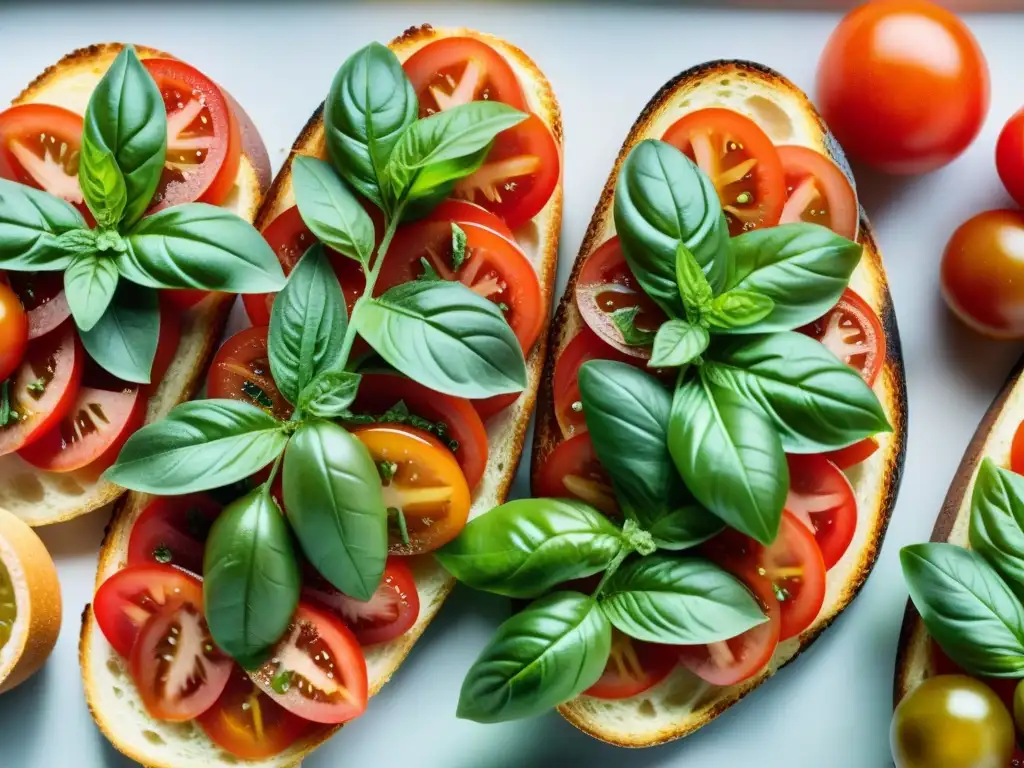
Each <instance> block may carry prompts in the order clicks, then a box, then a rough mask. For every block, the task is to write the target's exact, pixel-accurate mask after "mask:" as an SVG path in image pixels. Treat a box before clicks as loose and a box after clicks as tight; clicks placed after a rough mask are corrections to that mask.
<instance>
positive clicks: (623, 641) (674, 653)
mask: <svg viewBox="0 0 1024 768" xmlns="http://www.w3.org/2000/svg"><path fill="white" fill-rule="evenodd" d="M678 660H679V648H678V647H676V646H671V645H658V644H657V643H645V642H643V641H642V640H634V639H633V638H631V637H630V636H629V635H627V634H624V633H622V632H620V631H619V630H617V629H615V628H612V652H611V655H610V656H609V657H608V663H607V664H606V665H605V668H604V674H602V675H601V677H600V678H599V679H598V681H597V682H596V683H594V684H593V685H592V686H590V687H589V688H588V689H587V690H585V691H584V692H583V695H584V696H593V697H594V698H595V699H628V698H629V697H630V696H636V695H637V694H640V693H643V692H644V691H646V690H647V689H649V688H653V687H654V686H655V685H657V684H658V683H660V682H661V681H662V680H664V679H665V678H666V677H668V674H669V672H671V671H672V670H673V669H674V668H675V666H676V662H677V661H678Z"/></svg>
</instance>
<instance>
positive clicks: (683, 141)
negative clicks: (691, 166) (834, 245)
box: [662, 107, 786, 236]
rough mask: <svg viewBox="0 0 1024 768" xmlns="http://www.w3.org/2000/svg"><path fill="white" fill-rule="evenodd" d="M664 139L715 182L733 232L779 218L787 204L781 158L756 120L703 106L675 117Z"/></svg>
mask: <svg viewBox="0 0 1024 768" xmlns="http://www.w3.org/2000/svg"><path fill="white" fill-rule="evenodd" d="M662 141H666V142H668V143H669V144H672V145H674V146H676V147H678V148H679V149H681V150H682V151H683V152H685V153H686V155H687V156H689V158H690V159H691V160H693V161H694V162H695V163H696V164H697V165H699V166H700V169H701V170H702V171H704V173H705V174H707V175H708V177H709V178H710V179H711V181H712V182H714V185H715V188H716V189H717V190H718V197H719V199H720V200H721V201H722V210H723V211H724V212H725V217H726V219H728V221H729V234H730V235H733V236H735V235H738V234H740V233H742V232H746V231H748V230H751V229H757V228H759V227H773V226H775V225H776V224H778V223H779V217H780V216H781V215H782V209H783V206H784V205H785V204H786V177H785V174H784V173H783V169H782V161H781V160H780V159H779V153H778V151H777V150H776V149H775V145H773V144H772V140H771V139H769V138H768V136H767V135H766V134H765V132H764V131H762V130H761V128H760V127H759V126H758V125H757V123H755V122H754V121H753V120H751V119H750V118H748V117H744V116H743V115H741V114H739V113H738V112H733V111H732V110H731V109H724V108H721V107H713V108H709V109H700V110H697V111H696V112H691V113H690V114H688V115H685V116H684V117H682V118H680V119H679V120H677V121H676V122H675V123H673V124H672V126H671V127H670V128H669V129H668V130H667V131H666V132H665V135H664V136H663V137H662Z"/></svg>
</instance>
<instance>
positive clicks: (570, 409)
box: [552, 327, 644, 438]
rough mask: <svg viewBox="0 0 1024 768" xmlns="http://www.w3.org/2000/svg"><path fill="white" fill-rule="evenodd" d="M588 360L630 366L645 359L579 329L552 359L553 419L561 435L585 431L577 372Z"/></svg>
mask: <svg viewBox="0 0 1024 768" xmlns="http://www.w3.org/2000/svg"><path fill="white" fill-rule="evenodd" d="M588 360H618V361H619V362H622V363H628V364H630V365H635V366H642V365H644V360H643V359H642V358H639V357H632V356H630V355H627V354H623V353H622V352H620V351H618V350H617V349H613V348H612V347H609V346H608V345H607V344H605V343H604V341H602V340H601V339H600V338H599V337H598V336H597V335H596V334H594V332H593V331H591V330H590V329H589V328H587V327H583V328H580V332H579V333H577V334H576V335H575V336H573V337H572V339H571V340H570V341H569V343H568V344H566V345H565V349H563V350H562V352H561V354H559V356H558V359H557V360H556V361H555V374H554V378H553V379H552V390H553V393H554V396H555V418H556V419H557V420H558V427H559V428H560V429H561V430H562V435H563V436H564V437H567V438H568V437H572V436H573V435H577V434H581V433H583V432H586V431H587V420H586V418H585V417H584V413H583V403H582V401H581V400H580V384H579V380H578V375H579V372H580V368H581V367H582V366H583V364H584V363H585V362H587V361H588Z"/></svg>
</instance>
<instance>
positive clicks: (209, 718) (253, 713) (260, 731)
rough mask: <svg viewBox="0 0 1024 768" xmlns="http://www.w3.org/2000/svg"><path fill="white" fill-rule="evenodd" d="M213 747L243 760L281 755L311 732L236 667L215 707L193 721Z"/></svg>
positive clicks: (302, 721)
mask: <svg viewBox="0 0 1024 768" xmlns="http://www.w3.org/2000/svg"><path fill="white" fill-rule="evenodd" d="M196 722H198V723H199V726H200V727H201V728H202V729H203V730H204V731H205V732H206V735H207V736H209V737H210V740H211V741H213V743H214V744H216V745H217V746H219V747H221V748H222V749H225V750H227V751H228V752H230V753H231V754H232V755H235V756H236V757H241V758H243V759H245V760H260V759H263V758H267V757H273V756H274V755H278V754H280V753H281V752H284V751H285V750H286V749H288V747H290V746H291V745H292V744H294V743H295V742H296V741H298V740H299V739H301V738H302V737H303V736H305V735H306V734H307V733H309V732H310V731H311V730H312V729H313V724H312V723H311V722H309V720H304V719H303V718H301V717H299V716H298V715H294V714H292V713H291V712H289V711H288V710H287V709H285V708H284V707H282V706H281V705H280V704H278V703H277V702H276V701H274V700H273V699H272V698H270V697H269V696H268V695H267V694H265V693H264V692H263V691H261V690H260V689H259V688H258V687H257V686H256V684H255V683H253V681H252V680H250V679H249V676H248V675H246V674H245V672H243V671H242V668H241V667H239V666H238V665H237V664H235V665H234V666H233V667H232V669H231V677H230V678H229V679H228V684H227V686H226V687H225V688H224V692H223V693H222V694H221V695H220V698H219V699H217V701H216V703H215V704H214V705H213V706H212V707H210V708H209V709H207V710H206V711H205V712H203V713H202V714H201V715H199V716H197V717H196Z"/></svg>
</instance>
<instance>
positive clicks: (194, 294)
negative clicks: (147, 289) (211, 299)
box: [160, 289, 212, 309]
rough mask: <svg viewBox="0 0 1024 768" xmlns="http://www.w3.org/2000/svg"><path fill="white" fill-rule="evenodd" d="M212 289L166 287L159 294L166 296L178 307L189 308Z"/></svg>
mask: <svg viewBox="0 0 1024 768" xmlns="http://www.w3.org/2000/svg"><path fill="white" fill-rule="evenodd" d="M211 293H212V291H193V290H185V289H167V290H164V291H160V296H161V297H164V298H166V299H167V300H168V301H170V302H171V304H173V305H174V306H176V307H178V308H179V309H191V308H192V307H194V306H195V305H196V304H198V303H199V302H200V301H202V300H203V299H205V298H206V297H207V296H209V295H210V294H211Z"/></svg>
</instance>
